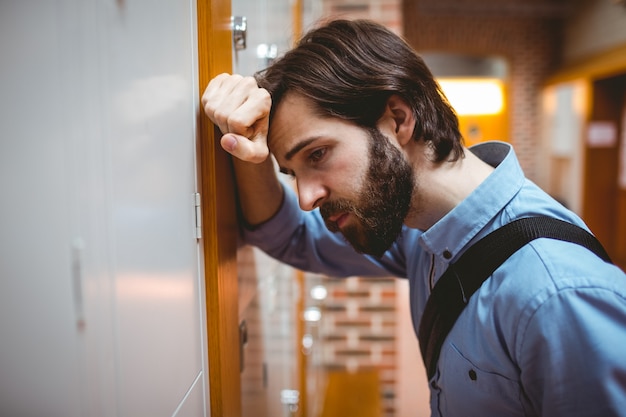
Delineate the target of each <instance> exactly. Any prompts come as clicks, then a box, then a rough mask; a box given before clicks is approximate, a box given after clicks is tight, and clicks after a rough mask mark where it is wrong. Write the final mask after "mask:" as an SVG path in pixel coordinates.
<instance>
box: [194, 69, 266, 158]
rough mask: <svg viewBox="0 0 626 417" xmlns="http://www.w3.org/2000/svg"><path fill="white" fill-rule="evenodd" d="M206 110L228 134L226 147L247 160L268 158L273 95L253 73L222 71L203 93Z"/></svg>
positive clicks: (224, 142) (224, 139)
mask: <svg viewBox="0 0 626 417" xmlns="http://www.w3.org/2000/svg"><path fill="white" fill-rule="evenodd" d="M202 106H203V107H204V112H205V113H206V115H207V116H208V117H209V119H211V121H212V122H213V123H215V124H216V125H217V127H219V129H220V130H221V131H222V133H223V134H224V136H222V139H221V141H220V144H221V145H222V148H224V150H226V151H227V152H229V153H230V154H232V155H233V156H235V157H236V158H239V159H241V160H242V161H245V162H253V163H261V162H263V161H265V160H266V159H267V156H268V155H269V149H268V147H267V130H268V128H269V114H270V108H271V106H272V98H271V97H270V94H269V93H268V92H267V90H265V89H263V88H259V86H258V85H257V83H256V80H255V79H254V78H253V77H242V76H241V75H229V74H220V75H218V76H217V77H215V78H213V79H212V80H211V82H209V85H208V86H207V88H206V90H205V91H204V94H203V95H202Z"/></svg>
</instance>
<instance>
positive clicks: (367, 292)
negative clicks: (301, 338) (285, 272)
mask: <svg viewBox="0 0 626 417" xmlns="http://www.w3.org/2000/svg"><path fill="white" fill-rule="evenodd" d="M319 285H322V286H324V287H325V288H326V290H327V296H326V297H325V298H324V299H323V300H315V299H313V298H311V297H310V296H309V298H308V299H307V301H306V304H307V305H308V306H309V307H310V306H316V307H317V308H319V310H320V311H321V318H320V320H319V322H317V323H315V324H313V326H315V329H314V330H313V329H309V333H311V334H315V338H316V339H317V341H316V343H317V344H318V346H317V347H316V348H315V349H317V354H315V355H312V358H311V361H310V365H311V368H310V370H309V372H310V373H319V372H322V373H323V372H324V371H330V370H344V371H348V372H357V371H367V370H372V369H375V370H377V371H378V375H379V380H380V396H381V407H382V410H381V416H384V417H392V416H395V415H396V414H395V409H396V404H395V398H396V388H397V387H396V380H397V375H396V372H397V360H396V350H397V347H396V334H397V329H396V322H397V316H396V315H397V309H396V282H395V279H394V278H359V277H351V278H345V279H343V278H342V279H334V278H329V277H325V276H321V275H316V274H307V291H306V293H307V294H310V290H311V288H312V287H314V286H319Z"/></svg>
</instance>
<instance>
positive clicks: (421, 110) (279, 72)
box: [256, 20, 463, 162]
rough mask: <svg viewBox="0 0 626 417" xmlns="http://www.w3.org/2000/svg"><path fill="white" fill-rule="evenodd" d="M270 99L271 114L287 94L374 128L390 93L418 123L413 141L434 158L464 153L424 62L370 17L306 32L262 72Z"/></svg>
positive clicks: (453, 120) (446, 106) (449, 110)
mask: <svg viewBox="0 0 626 417" xmlns="http://www.w3.org/2000/svg"><path fill="white" fill-rule="evenodd" d="M256 78H257V82H258V83H259V86H261V87H263V88H265V89H267V90H268V91H269V93H270V94H271V96H272V114H273V111H274V109H275V108H276V106H277V105H278V104H279V103H280V101H281V100H282V98H283V97H284V95H285V94H286V93H287V92H295V93H299V94H301V95H303V96H304V97H307V98H309V99H310V100H312V101H313V103H315V105H316V106H317V110H318V111H319V112H320V114H321V115H326V116H333V117H340V118H342V119H346V120H350V121H353V122H355V123H356V124H357V125H359V126H365V127H374V126H375V125H376V122H377V121H378V120H379V119H380V117H381V116H382V114H383V112H384V109H385V105H386V103H387V99H388V98H389V97H390V96H391V95H392V94H397V95H399V96H401V97H403V98H404V99H405V100H406V101H407V102H408V103H409V104H410V105H411V107H412V108H413V113H414V115H415V118H416V120H417V123H416V127H415V131H414V132H413V138H414V139H415V140H419V139H420V138H423V139H424V140H425V141H427V142H430V143H431V145H432V147H433V149H434V150H435V160H436V161H437V162H440V161H443V160H445V159H447V158H448V157H451V159H452V160H456V159H458V158H459V157H462V156H463V143H462V138H461V134H460V132H459V123H458V119H457V116H456V114H455V112H454V110H453V109H452V107H451V106H450V104H449V103H448V101H447V100H446V98H445V96H444V95H443V92H442V91H441V89H440V87H439V85H438V84H437V82H436V81H435V79H434V77H433V76H432V74H431V72H430V70H429V69H428V67H427V66H426V64H425V63H424V61H423V60H422V58H421V57H420V56H419V55H418V54H417V53H416V52H415V51H414V50H413V49H412V48H411V47H410V46H409V45H408V44H407V43H406V42H405V41H404V40H403V39H402V38H400V37H399V36H397V35H396V34H394V33H393V32H391V31H390V30H388V29H387V28H385V27H384V26H382V25H380V24H377V23H374V22H371V21H367V20H354V21H348V20H335V21H332V22H330V23H328V24H326V25H324V26H322V27H319V28H317V29H314V30H312V31H310V32H308V33H307V34H306V35H304V37H303V38H302V39H301V40H300V42H298V45H297V46H296V47H295V48H294V49H292V50H290V51H288V52H287V53H286V54H285V55H284V56H283V57H281V58H279V59H278V60H276V61H274V63H273V64H272V65H271V66H270V67H269V68H267V69H265V70H263V71H261V72H259V73H257V74H256Z"/></svg>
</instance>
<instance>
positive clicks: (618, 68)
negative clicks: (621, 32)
mask: <svg viewBox="0 0 626 417" xmlns="http://www.w3.org/2000/svg"><path fill="white" fill-rule="evenodd" d="M624 72H626V45H621V46H618V47H615V48H612V49H610V50H608V51H604V52H601V53H598V54H595V55H593V56H590V57H588V58H585V59H582V60H580V61H577V62H575V63H572V64H569V65H566V66H564V67H563V68H562V69H560V70H559V71H557V72H556V73H555V74H554V75H552V76H551V77H550V78H548V80H547V82H546V84H558V83H562V82H566V81H572V80H575V79H577V78H595V79H598V78H605V77H610V76H612V75H618V74H621V73H624Z"/></svg>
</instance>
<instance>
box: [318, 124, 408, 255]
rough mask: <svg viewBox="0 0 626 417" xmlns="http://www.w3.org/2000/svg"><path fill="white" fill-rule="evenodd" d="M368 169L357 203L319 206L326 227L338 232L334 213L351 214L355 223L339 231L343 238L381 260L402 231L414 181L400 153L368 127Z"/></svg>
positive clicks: (358, 250) (341, 200) (343, 200)
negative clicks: (333, 217) (333, 218)
mask: <svg viewBox="0 0 626 417" xmlns="http://www.w3.org/2000/svg"><path fill="white" fill-rule="evenodd" d="M366 130H367V131H368V133H369V158H370V161H369V167H368V172H367V176H366V181H365V185H364V186H363V189H362V190H361V191H360V192H359V195H358V198H357V201H356V202H352V201H349V200H345V199H340V200H336V201H329V202H327V203H324V204H323V205H322V206H321V207H320V213H321V215H322V217H323V218H324V222H325V223H326V227H327V228H328V229H329V230H330V231H331V232H337V231H339V227H338V226H337V224H336V223H335V222H333V221H330V220H328V219H329V217H331V216H332V215H333V214H337V213H342V212H346V213H352V214H353V215H354V216H355V217H356V219H357V221H356V222H355V224H347V225H346V226H345V227H344V228H343V230H341V232H342V234H343V236H344V238H345V239H346V240H347V241H348V242H349V243H350V244H351V245H352V247H353V248H354V249H355V250H356V251H357V252H359V253H365V254H369V255H373V256H375V257H381V256H383V254H384V253H385V252H386V251H387V250H388V249H389V248H390V247H391V245H392V244H393V242H394V241H395V240H396V239H397V238H398V235H399V234H400V232H401V231H402V225H403V224H404V219H405V218H406V216H407V214H408V212H409V208H410V205H411V197H412V195H413V189H414V187H415V178H414V173H413V169H412V167H411V165H410V164H409V163H408V162H407V161H406V159H405V157H404V155H403V153H402V152H401V151H400V150H399V149H398V148H396V147H395V146H393V145H392V144H391V143H390V142H389V139H387V137H385V136H384V135H383V134H382V133H381V132H380V131H379V130H378V129H376V128H368V129H366Z"/></svg>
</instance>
